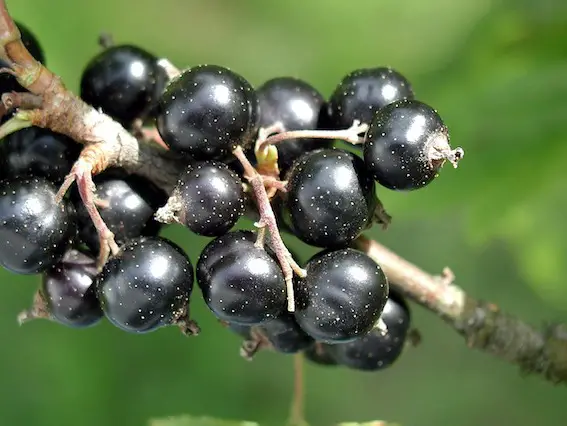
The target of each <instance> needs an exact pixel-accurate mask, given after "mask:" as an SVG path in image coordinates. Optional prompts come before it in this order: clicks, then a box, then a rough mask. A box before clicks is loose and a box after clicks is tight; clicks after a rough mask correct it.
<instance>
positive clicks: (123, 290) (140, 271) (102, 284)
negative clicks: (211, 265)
mask: <svg viewBox="0 0 567 426" xmlns="http://www.w3.org/2000/svg"><path fill="white" fill-rule="evenodd" d="M95 285H96V292H97V297H98V299H99V300H100V304H101V307H102V310H103V312H104V314H105V316H106V317H107V318H108V320H109V321H110V322H111V323H112V324H114V325H115V326H116V327H118V328H120V329H122V330H124V331H128V332H131V333H146V332H150V331H154V330H156V329H158V328H159V327H163V326H167V325H171V324H173V323H175V322H177V321H178V320H180V319H182V318H183V316H184V315H186V313H187V309H188V303H189V297H190V295H191V291H192V289H193V266H192V265H191V262H190V260H189V258H188V257H187V255H186V254H185V253H184V252H183V250H181V248H180V247H179V246H177V245H176V244H174V243H173V242H171V241H169V240H166V239H165V238H160V237H141V238H137V239H133V240H130V241H128V242H127V243H126V244H125V245H124V246H122V248H121V250H120V252H119V253H118V254H117V255H116V256H113V257H111V258H110V259H109V261H108V262H107V263H106V265H105V266H104V268H103V270H102V272H101V273H100V274H99V275H98V276H97V278H96V281H95Z"/></svg>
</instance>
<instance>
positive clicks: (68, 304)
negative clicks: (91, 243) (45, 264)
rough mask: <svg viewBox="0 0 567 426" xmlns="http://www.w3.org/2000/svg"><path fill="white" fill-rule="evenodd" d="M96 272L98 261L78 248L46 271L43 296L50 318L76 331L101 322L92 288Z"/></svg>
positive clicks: (42, 285) (98, 306) (43, 279)
mask: <svg viewBox="0 0 567 426" xmlns="http://www.w3.org/2000/svg"><path fill="white" fill-rule="evenodd" d="M96 273H97V268H96V260H95V259H94V258H92V257H90V256H88V255H87V254H85V253H82V252H80V251H78V250H75V249H72V250H69V251H68V252H67V253H66V254H65V257H64V258H63V259H62V260H61V261H60V262H59V263H57V264H56V265H54V266H53V267H52V268H50V269H48V270H47V271H45V272H44V274H43V276H42V284H41V294H42V297H43V299H44V300H45V303H46V308H47V311H48V312H49V315H50V317H51V318H52V319H54V320H55V321H57V322H59V323H61V324H63V325H66V326H69V327H75V328H82V327H89V326H91V325H94V324H96V323H98V321H99V320H100V319H101V318H102V317H103V313H102V310H101V308H100V304H99V302H98V299H97V297H96V292H95V289H94V285H92V284H93V278H94V276H95V275H96Z"/></svg>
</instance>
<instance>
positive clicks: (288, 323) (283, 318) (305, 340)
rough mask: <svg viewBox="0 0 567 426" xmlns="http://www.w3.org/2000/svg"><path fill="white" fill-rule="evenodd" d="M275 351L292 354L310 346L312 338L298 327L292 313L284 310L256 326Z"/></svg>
mask: <svg viewBox="0 0 567 426" xmlns="http://www.w3.org/2000/svg"><path fill="white" fill-rule="evenodd" d="M258 328H259V329H260V330H261V332H262V334H263V335H264V336H265V337H266V339H268V341H269V342H270V343H271V345H272V347H273V348H274V350H275V351H277V352H281V353H285V354H294V353H297V352H299V351H302V350H304V349H307V348H308V347H309V346H311V345H312V344H313V343H314V341H313V339H312V338H311V337H310V336H308V335H307V334H305V332H304V331H303V330H302V329H301V328H300V327H299V325H298V324H297V322H296V321H295V318H294V317H293V315H291V314H289V313H288V312H284V313H283V314H282V315H280V316H279V317H278V318H275V319H273V320H270V321H266V322H265V323H263V324H261V325H260V326H259V327H258Z"/></svg>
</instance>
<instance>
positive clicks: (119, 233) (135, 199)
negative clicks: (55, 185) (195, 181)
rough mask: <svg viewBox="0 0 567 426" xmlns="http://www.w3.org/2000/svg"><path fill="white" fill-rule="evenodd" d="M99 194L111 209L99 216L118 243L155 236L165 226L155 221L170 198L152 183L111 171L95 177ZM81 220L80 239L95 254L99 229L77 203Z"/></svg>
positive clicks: (101, 209) (103, 210) (81, 205)
mask: <svg viewBox="0 0 567 426" xmlns="http://www.w3.org/2000/svg"><path fill="white" fill-rule="evenodd" d="M94 182H95V184H96V195H97V196H98V198H99V199H100V200H102V201H104V202H105V203H107V206H104V207H101V208H99V213H100V215H101V217H102V219H103V220H104V222H105V223H106V225H107V226H108V228H109V229H110V231H112V232H113V233H114V239H115V240H116V242H117V244H122V243H124V242H125V241H126V240H128V239H131V238H136V237H139V236H154V235H157V234H158V232H159V231H160V229H161V227H162V224H161V223H159V222H157V221H156V220H154V218H153V215H154V213H155V212H156V210H157V209H158V208H159V207H160V206H162V205H163V204H164V203H165V201H166V200H167V195H166V194H165V193H164V192H163V191H162V190H161V189H159V188H157V187H156V186H155V185H154V184H153V183H152V182H150V181H148V180H147V179H145V178H142V177H139V176H136V175H126V174H123V173H120V172H118V171H115V170H107V171H105V172H103V173H101V174H100V175H97V176H95V178H94ZM76 205H77V212H78V218H79V236H80V238H81V240H82V241H83V242H84V243H85V244H86V245H87V247H89V249H90V250H91V251H93V253H98V251H99V249H100V243H99V237H98V233H97V230H96V228H95V226H94V224H93V221H92V219H91V218H90V216H89V214H88V212H87V209H86V208H85V206H84V204H83V203H82V202H80V201H78V202H77V203H76Z"/></svg>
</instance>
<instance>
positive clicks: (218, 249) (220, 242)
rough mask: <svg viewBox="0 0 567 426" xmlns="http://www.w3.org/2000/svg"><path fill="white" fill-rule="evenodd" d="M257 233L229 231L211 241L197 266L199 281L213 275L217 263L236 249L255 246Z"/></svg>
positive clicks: (203, 280) (206, 279) (241, 249)
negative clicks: (212, 271)
mask: <svg viewBox="0 0 567 426" xmlns="http://www.w3.org/2000/svg"><path fill="white" fill-rule="evenodd" d="M255 242H256V233H254V232H252V231H247V230H238V231H233V232H227V233H226V234H225V235H222V236H220V237H218V238H215V239H214V240H212V241H210V242H209V243H208V244H207V245H206V246H205V248H204V249H203V251H202V252H201V255H200V256H199V260H198V261H197V266H196V268H195V270H196V272H195V275H196V278H197V282H198V283H199V282H202V283H206V282H208V281H209V280H210V279H211V277H210V273H211V269H212V267H213V265H214V264H215V263H217V262H218V261H219V260H221V259H222V258H224V257H226V256H228V255H229V254H231V253H233V252H236V251H244V250H248V249H249V248H253V247H254V243H255Z"/></svg>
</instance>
